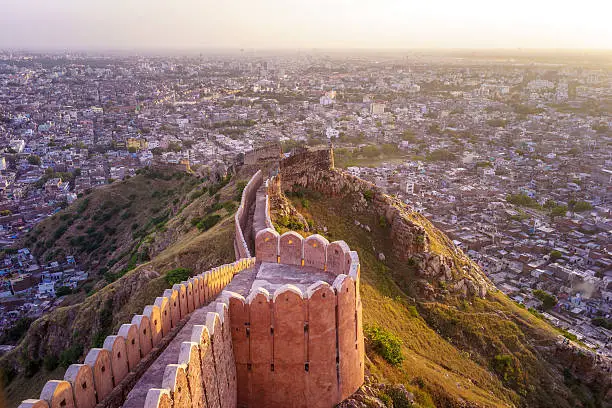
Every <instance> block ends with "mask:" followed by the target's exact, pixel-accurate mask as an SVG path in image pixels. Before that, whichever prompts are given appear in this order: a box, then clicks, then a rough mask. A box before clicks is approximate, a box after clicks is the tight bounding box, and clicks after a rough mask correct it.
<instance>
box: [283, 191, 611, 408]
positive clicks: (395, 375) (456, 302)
mask: <svg viewBox="0 0 612 408" xmlns="http://www.w3.org/2000/svg"><path fill="white" fill-rule="evenodd" d="M290 200H291V204H292V205H293V206H294V208H295V209H297V210H298V211H299V212H300V213H301V215H302V216H303V217H304V218H305V219H308V220H310V222H311V223H312V228H311V229H310V231H309V232H308V233H304V235H308V234H311V233H315V232H316V233H319V234H321V235H324V236H325V237H326V238H328V239H329V240H330V241H333V240H337V239H342V240H345V241H346V242H347V243H348V245H349V246H350V247H351V249H353V250H356V251H357V252H358V253H359V257H360V260H361V273H362V281H361V298H362V302H363V318H364V327H365V328H366V330H365V334H366V344H367V347H366V353H367V359H366V367H367V370H368V371H369V373H370V375H371V376H373V377H374V378H375V379H376V380H378V381H379V382H384V383H387V384H388V383H395V384H398V383H401V384H404V385H405V386H406V388H407V389H408V390H409V391H410V392H412V393H413V394H414V395H415V398H416V405H415V406H433V405H432V402H433V404H435V406H439V407H465V406H486V407H508V406H524V407H555V408H558V407H576V406H594V407H596V406H602V405H601V404H602V401H603V399H602V398H603V395H599V394H597V392H594V391H593V390H592V389H589V388H587V387H586V386H585V384H583V383H580V381H579V380H577V379H576V378H575V377H573V376H571V375H569V376H568V375H565V376H564V370H563V366H562V365H561V364H560V362H559V361H558V359H557V358H556V357H555V356H553V355H552V354H551V352H550V350H551V349H553V348H554V347H555V344H556V343H557V342H558V339H559V333H558V332H557V331H556V330H554V329H553V328H552V327H551V326H549V325H548V324H547V323H546V322H545V321H544V320H542V319H540V318H538V317H536V316H534V315H533V314H531V313H530V312H529V311H527V310H525V309H523V308H520V307H519V306H518V305H516V304H515V303H514V302H512V301H511V300H510V299H508V298H507V297H506V296H504V295H502V294H501V293H497V292H492V293H489V294H488V295H487V296H486V298H483V299H481V298H479V297H475V298H466V299H461V298H454V297H449V296H444V291H445V289H444V287H443V286H440V287H439V288H437V289H436V290H438V291H439V294H440V297H439V298H438V299H440V300H436V301H431V300H426V299H424V298H423V296H422V295H421V294H420V293H419V292H418V290H417V287H418V285H416V284H415V283H416V280H417V279H419V278H418V276H416V272H415V271H416V269H415V268H416V266H415V264H414V262H410V261H408V262H401V261H399V260H398V259H396V258H395V257H394V256H393V254H392V253H390V252H389V251H390V248H391V247H392V245H391V242H392V241H391V238H390V236H389V228H388V226H387V225H381V223H380V220H379V217H378V216H377V215H376V214H373V213H368V212H367V211H362V212H357V213H356V212H354V211H353V205H354V201H353V200H352V199H351V198H350V197H346V196H343V197H327V196H325V197H321V194H320V193H313V192H310V191H308V190H303V191H302V193H301V197H297V196H296V195H295V194H293V195H292V196H291V197H290ZM303 200H307V201H308V207H307V208H305V207H304V206H303V205H302V201H303ZM409 216H410V217H411V220H413V221H414V222H416V223H419V224H421V225H422V226H423V227H424V228H425V229H426V230H427V233H428V235H429V236H430V240H431V245H430V247H431V251H433V252H434V253H443V254H445V255H446V256H453V254H454V251H453V249H452V248H451V247H450V243H449V241H448V238H446V237H445V236H444V235H443V234H442V233H441V232H439V231H438V230H437V229H435V228H434V227H433V226H431V224H430V223H429V222H427V221H426V220H425V219H423V218H422V217H420V216H417V215H414V216H412V215H409ZM274 217H275V214H274V213H273V220H274ZM274 221H276V220H274ZM355 221H359V223H360V224H361V225H362V226H363V225H367V226H368V227H369V229H370V230H371V232H368V230H367V229H365V228H364V227H362V226H358V225H356V223H355ZM380 252H382V253H384V255H385V260H384V261H380V259H379V257H378V254H379V253H380ZM457 262H462V261H461V260H460V259H458V260H457ZM460 265H461V263H460ZM567 378H571V379H573V380H572V381H574V382H573V383H570V381H569V380H568V379H567ZM576 383H578V384H580V386H573V385H572V384H574V385H575V384H576ZM577 387H578V388H577ZM576 390H578V391H576ZM600 392H601V390H600Z"/></svg>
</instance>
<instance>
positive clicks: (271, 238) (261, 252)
mask: <svg viewBox="0 0 612 408" xmlns="http://www.w3.org/2000/svg"><path fill="white" fill-rule="evenodd" d="M279 240H280V236H279V235H278V232H276V231H274V230H273V229H270V228H266V229H263V230H261V231H259V232H257V235H256V237H255V256H256V257H257V261H259V262H273V263H276V262H278V244H279Z"/></svg>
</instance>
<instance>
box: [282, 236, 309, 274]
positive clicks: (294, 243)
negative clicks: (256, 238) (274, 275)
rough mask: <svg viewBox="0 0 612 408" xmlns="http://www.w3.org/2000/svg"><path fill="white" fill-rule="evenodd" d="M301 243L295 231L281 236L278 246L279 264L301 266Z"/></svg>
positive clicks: (301, 239)
mask: <svg viewBox="0 0 612 408" xmlns="http://www.w3.org/2000/svg"><path fill="white" fill-rule="evenodd" d="M303 241H304V239H303V238H302V236H301V235H300V234H298V233H297V232H295V231H287V232H285V233H284V234H283V235H281V236H280V244H279V256H280V263H282V264H286V265H298V266H301V265H302V258H303V254H302V251H303Z"/></svg>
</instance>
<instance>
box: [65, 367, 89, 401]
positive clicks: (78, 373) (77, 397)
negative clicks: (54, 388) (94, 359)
mask: <svg viewBox="0 0 612 408" xmlns="http://www.w3.org/2000/svg"><path fill="white" fill-rule="evenodd" d="M64 380H66V381H68V382H69V383H70V385H71V386H72V394H73V397H74V402H75V404H76V406H77V408H93V407H95V406H96V390H95V386H94V379H93V371H92V370H91V367H90V366H88V365H87V364H72V365H70V366H69V367H68V369H67V370H66V373H65V374H64Z"/></svg>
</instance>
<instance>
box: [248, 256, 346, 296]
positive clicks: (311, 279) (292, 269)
mask: <svg viewBox="0 0 612 408" xmlns="http://www.w3.org/2000/svg"><path fill="white" fill-rule="evenodd" d="M335 278H336V276H335V275H333V274H331V273H329V272H325V271H322V270H320V269H315V268H311V267H308V266H292V265H282V264H276V263H269V262H263V263H262V264H261V265H260V266H259V270H258V272H257V276H256V278H255V280H254V281H253V286H252V287H253V289H255V288H260V287H261V288H264V289H266V290H267V291H268V292H269V293H270V294H271V295H273V294H274V291H276V289H278V288H279V287H281V286H283V285H286V284H292V285H295V286H297V287H298V288H299V289H300V290H301V291H302V293H304V294H305V293H306V289H307V288H308V287H309V286H310V285H312V284H313V283H315V282H317V281H324V282H327V283H329V284H330V285H331V284H332V283H333V282H334V279H335Z"/></svg>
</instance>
